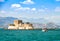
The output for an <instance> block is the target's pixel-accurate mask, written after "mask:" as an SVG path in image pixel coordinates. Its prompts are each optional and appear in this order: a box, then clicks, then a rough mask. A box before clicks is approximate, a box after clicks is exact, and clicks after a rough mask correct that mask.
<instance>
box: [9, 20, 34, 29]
mask: <svg viewBox="0 0 60 41" xmlns="http://www.w3.org/2000/svg"><path fill="white" fill-rule="evenodd" d="M8 29H33V25H32V24H30V23H29V22H27V23H23V22H22V20H14V24H10V25H9V27H8Z"/></svg>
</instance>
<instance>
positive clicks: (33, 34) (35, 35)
mask: <svg viewBox="0 0 60 41" xmlns="http://www.w3.org/2000/svg"><path fill="white" fill-rule="evenodd" d="M0 41H60V30H48V31H47V32H42V31H41V30H4V29H0Z"/></svg>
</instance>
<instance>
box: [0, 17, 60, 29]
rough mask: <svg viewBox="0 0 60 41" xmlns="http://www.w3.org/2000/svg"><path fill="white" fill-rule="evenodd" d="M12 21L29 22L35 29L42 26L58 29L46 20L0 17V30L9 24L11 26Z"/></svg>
mask: <svg viewBox="0 0 60 41" xmlns="http://www.w3.org/2000/svg"><path fill="white" fill-rule="evenodd" d="M14 20H22V21H23V22H30V23H32V24H33V26H34V27H35V28H42V27H43V25H44V24H46V27H51V28H52V27H60V26H59V25H56V24H54V23H49V22H48V21H47V20H45V19H43V18H40V19H33V18H30V19H28V18H19V19H18V18H14V17H0V28H1V27H8V25H9V24H13V21H14Z"/></svg>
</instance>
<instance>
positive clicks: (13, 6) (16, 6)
mask: <svg viewBox="0 0 60 41" xmlns="http://www.w3.org/2000/svg"><path fill="white" fill-rule="evenodd" d="M11 7H12V8H19V7H21V5H20V4H12V5H11Z"/></svg>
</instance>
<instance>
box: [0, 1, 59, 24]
mask: <svg viewBox="0 0 60 41" xmlns="http://www.w3.org/2000/svg"><path fill="white" fill-rule="evenodd" d="M0 17H15V18H20V17H21V18H28V19H31V18H33V19H40V18H43V19H45V20H48V21H51V22H56V23H60V0H0Z"/></svg>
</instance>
